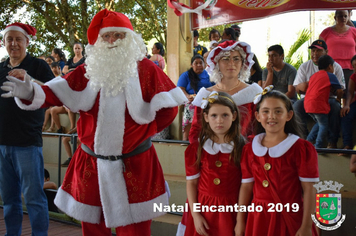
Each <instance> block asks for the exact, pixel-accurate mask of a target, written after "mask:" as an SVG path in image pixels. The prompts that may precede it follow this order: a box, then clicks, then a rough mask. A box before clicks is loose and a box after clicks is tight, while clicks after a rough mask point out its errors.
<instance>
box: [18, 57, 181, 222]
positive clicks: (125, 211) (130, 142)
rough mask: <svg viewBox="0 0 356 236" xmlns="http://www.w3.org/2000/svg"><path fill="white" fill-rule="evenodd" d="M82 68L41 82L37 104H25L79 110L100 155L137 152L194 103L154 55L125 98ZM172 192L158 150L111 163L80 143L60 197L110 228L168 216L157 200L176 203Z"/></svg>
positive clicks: (84, 131)
mask: <svg viewBox="0 0 356 236" xmlns="http://www.w3.org/2000/svg"><path fill="white" fill-rule="evenodd" d="M85 72H86V71H85V66H84V65H81V66H80V67H78V68H77V69H76V70H75V71H73V72H72V73H70V74H68V76H66V77H65V79H63V78H61V77H57V78H55V79H53V80H52V81H50V82H48V83H46V85H45V86H42V88H41V87H40V86H36V85H35V96H34V100H33V102H32V104H29V105H26V104H23V103H22V102H21V101H20V100H19V99H17V103H18V105H19V106H20V107H21V108H23V109H37V108H39V107H47V106H61V105H66V106H67V107H68V108H69V109H70V110H71V111H73V112H79V113H80V118H79V120H78V123H77V127H78V128H77V129H78V137H79V139H80V140H81V142H82V143H83V144H85V145H86V146H88V147H89V148H90V149H91V150H93V151H94V152H95V154H97V155H102V156H110V155H114V156H117V155H121V154H125V153H130V152H132V151H133V150H134V149H135V148H136V147H137V146H138V145H139V144H141V143H142V142H143V141H144V140H146V139H147V138H149V137H151V136H152V135H154V134H156V133H157V132H160V131H161V130H162V129H163V128H165V127H167V126H168V125H169V124H170V123H171V122H172V121H173V119H174V118H175V116H176V114H177V106H178V105H180V104H182V103H184V101H185V100H186V98H185V96H184V94H183V93H182V91H181V89H180V88H177V87H176V86H175V85H174V84H173V83H172V82H171V80H170V79H169V78H168V77H167V76H166V74H165V73H164V72H163V71H162V70H161V69H160V68H159V67H157V66H156V65H155V64H153V63H152V62H151V61H149V60H148V59H143V60H142V61H140V62H138V77H139V79H130V80H129V81H128V84H127V85H126V87H125V88H124V91H123V92H120V93H119V94H118V95H117V96H115V97H111V96H104V95H103V93H101V90H99V91H95V90H94V89H92V88H91V87H90V85H89V84H90V81H89V80H88V79H87V78H86V77H85ZM168 197H169V190H168V186H167V185H166V184H165V181H164V178H163V172H162V169H161V166H160V163H159V161H158V158H157V155H156V152H155V149H154V147H153V146H151V147H150V148H149V149H148V150H147V151H144V152H142V153H140V154H138V155H135V156H132V157H129V158H125V159H123V160H116V161H110V160H103V159H99V158H96V157H92V156H90V155H89V154H87V153H86V152H84V151H83V150H82V148H80V147H79V148H78V150H77V151H76V153H75V155H74V156H73V159H72V161H71V163H70V165H69V167H68V170H67V172H66V175H65V178H64V181H63V184H62V186H61V188H60V189H59V190H58V193H57V197H56V199H55V203H56V205H57V206H58V207H59V208H60V209H61V210H62V211H64V212H65V213H66V214H68V215H69V216H72V217H74V218H75V219H78V220H80V221H84V222H89V223H93V224H98V223H100V219H101V217H102V214H103V216H104V219H105V224H106V227H108V228H109V227H118V226H125V225H129V224H133V223H138V222H142V221H147V220H150V219H152V218H155V217H157V216H160V215H162V214H163V213H161V212H153V204H154V203H163V204H168Z"/></svg>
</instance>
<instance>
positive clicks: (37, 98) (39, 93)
mask: <svg viewBox="0 0 356 236" xmlns="http://www.w3.org/2000/svg"><path fill="white" fill-rule="evenodd" d="M31 83H32V85H33V100H32V103H31V104H30V105H26V104H23V103H22V101H21V99H19V98H17V97H15V102H16V104H17V106H19V107H20V108H21V109H23V110H29V111H33V110H37V109H38V108H40V107H41V106H42V105H43V104H44V102H45V99H46V95H45V93H44V92H43V89H42V88H41V86H40V85H38V84H36V83H33V82H31Z"/></svg>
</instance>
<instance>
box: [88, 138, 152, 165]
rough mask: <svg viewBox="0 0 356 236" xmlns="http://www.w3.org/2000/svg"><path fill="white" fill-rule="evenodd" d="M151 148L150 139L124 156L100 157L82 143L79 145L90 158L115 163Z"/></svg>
mask: <svg viewBox="0 0 356 236" xmlns="http://www.w3.org/2000/svg"><path fill="white" fill-rule="evenodd" d="M151 146H152V142H151V138H148V139H146V140H145V141H143V142H142V143H140V145H138V146H137V147H136V148H135V149H134V150H133V151H132V152H129V153H125V154H122V155H120V156H102V155H98V154H95V153H94V152H93V151H92V150H91V149H90V148H89V147H88V146H87V145H85V144H84V143H82V145H81V147H82V149H83V151H84V152H86V153H88V154H89V155H90V156H93V157H96V158H99V159H104V160H109V161H117V160H120V159H124V158H127V157H132V156H135V155H137V154H140V153H143V152H145V151H147V150H148V149H149V148H150V147H151Z"/></svg>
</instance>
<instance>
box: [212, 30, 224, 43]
mask: <svg viewBox="0 0 356 236" xmlns="http://www.w3.org/2000/svg"><path fill="white" fill-rule="evenodd" d="M220 38H221V35H220V32H219V31H218V30H216V29H212V30H210V32H209V41H216V42H219V41H220Z"/></svg>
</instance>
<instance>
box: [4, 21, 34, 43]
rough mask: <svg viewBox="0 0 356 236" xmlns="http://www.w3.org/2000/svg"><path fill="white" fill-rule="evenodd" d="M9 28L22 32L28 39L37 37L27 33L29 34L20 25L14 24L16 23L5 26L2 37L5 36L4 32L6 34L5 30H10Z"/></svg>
mask: <svg viewBox="0 0 356 236" xmlns="http://www.w3.org/2000/svg"><path fill="white" fill-rule="evenodd" d="M11 30H13V31H19V32H21V33H23V34H24V35H25V36H26V37H27V38H28V39H29V40H31V39H32V38H33V39H36V38H37V37H36V36H34V35H29V34H28V33H27V32H26V30H24V29H23V28H21V27H20V26H16V25H12V26H9V27H6V28H5V29H4V31H3V32H2V35H4V38H5V34H6V33H7V32H9V31H11Z"/></svg>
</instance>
